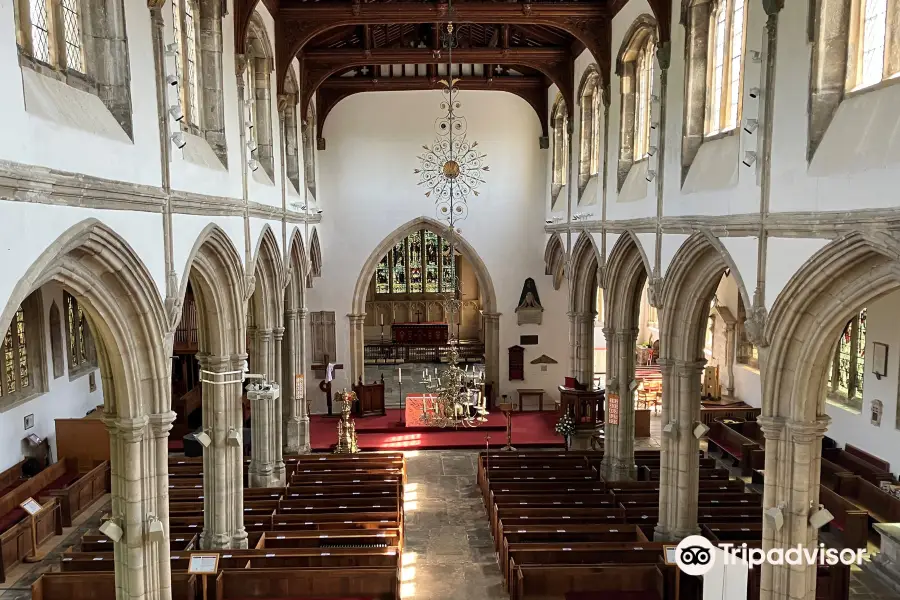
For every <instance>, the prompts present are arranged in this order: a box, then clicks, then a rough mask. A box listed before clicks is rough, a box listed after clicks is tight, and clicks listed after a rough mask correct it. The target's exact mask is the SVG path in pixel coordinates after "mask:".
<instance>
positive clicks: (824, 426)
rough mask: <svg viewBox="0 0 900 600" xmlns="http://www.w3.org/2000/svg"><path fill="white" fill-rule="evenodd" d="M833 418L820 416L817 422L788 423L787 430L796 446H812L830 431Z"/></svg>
mask: <svg viewBox="0 0 900 600" xmlns="http://www.w3.org/2000/svg"><path fill="white" fill-rule="evenodd" d="M829 423H831V417H829V416H828V415H819V416H818V417H816V420H815V421H788V422H787V429H788V431H789V432H790V434H791V441H792V442H794V443H795V444H812V443H813V442H816V441H818V440H821V439H822V437H823V436H824V435H825V432H826V431H828V424H829Z"/></svg>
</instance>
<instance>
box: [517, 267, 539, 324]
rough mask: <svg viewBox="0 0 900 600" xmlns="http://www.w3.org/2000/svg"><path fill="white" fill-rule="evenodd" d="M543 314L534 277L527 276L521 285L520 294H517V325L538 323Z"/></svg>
mask: <svg viewBox="0 0 900 600" xmlns="http://www.w3.org/2000/svg"><path fill="white" fill-rule="evenodd" d="M543 314H544V307H543V306H541V297H540V296H539V295H538V291H537V285H536V284H535V283H534V279H532V278H531V277H529V278H528V279H526V280H525V285H523V286H522V295H521V296H519V306H518V307H517V308H516V315H517V316H518V322H519V325H540V324H541V322H542V320H543Z"/></svg>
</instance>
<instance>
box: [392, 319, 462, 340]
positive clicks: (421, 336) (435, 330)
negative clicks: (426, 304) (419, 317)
mask: <svg viewBox="0 0 900 600" xmlns="http://www.w3.org/2000/svg"><path fill="white" fill-rule="evenodd" d="M448 334H449V329H448V327H447V324H446V323H394V324H393V325H391V339H392V340H393V341H394V343H396V344H434V345H438V346H442V345H445V344H446V343H447V338H448Z"/></svg>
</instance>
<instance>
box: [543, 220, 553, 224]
mask: <svg viewBox="0 0 900 600" xmlns="http://www.w3.org/2000/svg"><path fill="white" fill-rule="evenodd" d="M544 222H545V223H546V224H547V225H553V219H547V220H546V221H544Z"/></svg>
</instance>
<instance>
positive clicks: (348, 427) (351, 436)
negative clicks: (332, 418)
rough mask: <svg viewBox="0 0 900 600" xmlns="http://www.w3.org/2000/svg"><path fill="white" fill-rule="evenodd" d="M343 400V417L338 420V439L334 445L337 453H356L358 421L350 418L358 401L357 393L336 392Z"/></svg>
mask: <svg viewBox="0 0 900 600" xmlns="http://www.w3.org/2000/svg"><path fill="white" fill-rule="evenodd" d="M335 398H336V399H337V400H339V401H340V402H341V419H340V420H339V421H338V425H337V432H338V440H337V444H336V445H335V447H334V453H335V454H356V453H357V452H359V446H358V445H357V443H356V423H355V422H354V421H353V419H351V418H350V411H351V410H352V409H353V403H354V402H355V401H356V393H355V392H348V391H347V390H344V391H342V392H338V393H337V394H335Z"/></svg>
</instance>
